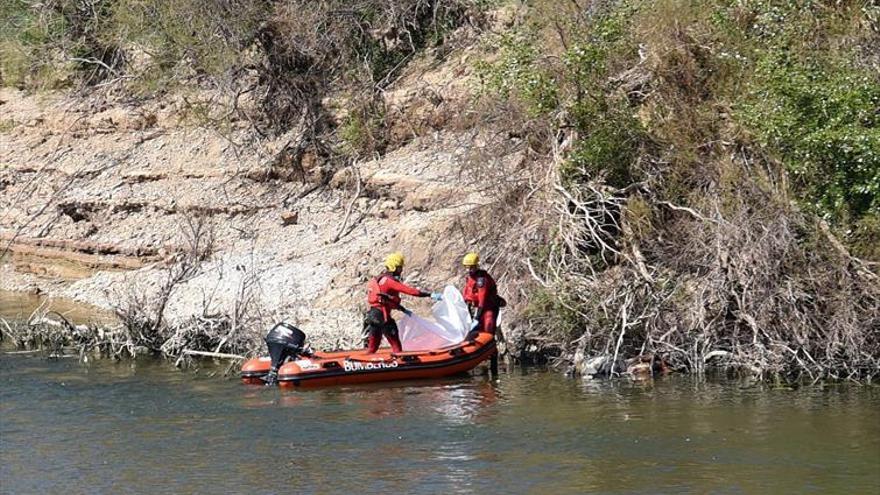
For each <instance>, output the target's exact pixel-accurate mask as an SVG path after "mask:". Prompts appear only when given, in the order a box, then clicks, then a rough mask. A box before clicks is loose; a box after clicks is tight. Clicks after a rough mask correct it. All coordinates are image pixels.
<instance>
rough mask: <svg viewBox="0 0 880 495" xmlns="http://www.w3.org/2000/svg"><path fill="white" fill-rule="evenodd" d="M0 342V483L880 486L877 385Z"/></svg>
mask: <svg viewBox="0 0 880 495" xmlns="http://www.w3.org/2000/svg"><path fill="white" fill-rule="evenodd" d="M8 352H9V350H8V349H7V350H6V351H4V352H2V353H0V492H2V493H16V494H18V493H40V494H44V493H107V494H111V493H112V494H117V493H247V494H270V493H431V494H434V493H479V494H486V493H542V494H543V493H552V494H566V493H640V494H644V493H725V494H727V493H878V492H880V389H878V388H877V387H854V386H832V387H825V388H820V387H814V388H801V389H797V390H792V389H786V388H768V387H762V386H750V385H748V384H745V383H741V382H729V381H728V382H712V381H698V380H695V379H692V378H688V377H669V378H665V379H661V380H656V381H654V382H647V383H632V382H627V381H618V382H608V381H593V382H589V381H582V380H579V379H569V378H565V377H563V376H561V375H559V374H556V373H551V372H545V371H539V370H527V371H525V372H522V371H518V372H513V373H510V374H502V376H501V377H500V379H499V380H497V381H491V380H489V379H488V378H487V377H485V376H464V377H460V378H454V379H447V380H440V381H422V382H409V383H401V384H397V385H381V386H358V387H349V388H337V389H326V390H315V391H286V390H285V391H282V390H278V389H275V388H262V387H254V386H245V385H242V384H240V383H239V382H238V381H237V380H234V379H225V378H222V377H221V376H219V374H218V373H219V372H220V371H221V370H220V369H219V368H217V369H215V368H203V369H202V370H201V371H199V372H191V371H185V372H181V371H179V370H177V369H175V368H173V367H172V366H170V365H169V364H167V363H163V362H154V361H149V360H148V361H137V362H123V363H114V362H110V361H106V360H100V361H97V362H94V361H93V362H91V363H90V364H81V363H79V362H78V361H77V360H76V359H60V360H47V359H46V358H44V357H42V356H40V355H28V354H9V353H8Z"/></svg>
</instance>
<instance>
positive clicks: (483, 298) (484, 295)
mask: <svg viewBox="0 0 880 495" xmlns="http://www.w3.org/2000/svg"><path fill="white" fill-rule="evenodd" d="M464 302H466V303H467V304H468V306H470V307H471V308H474V309H475V310H476V314H475V315H474V319H476V320H477V321H478V322H479V324H478V325H477V328H476V329H475V331H480V332H486V333H491V334H492V335H495V326H496V324H497V323H498V310H499V309H500V307H501V299H500V298H499V297H498V288H497V287H496V286H495V280H494V279H493V278H492V276H491V275H489V273H488V272H486V270H474V271H473V272H472V273H468V275H467V279H466V281H465V285H464Z"/></svg>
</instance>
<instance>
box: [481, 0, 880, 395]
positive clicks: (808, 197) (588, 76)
mask: <svg viewBox="0 0 880 495" xmlns="http://www.w3.org/2000/svg"><path fill="white" fill-rule="evenodd" d="M524 4H525V14H523V15H522V16H521V20H520V21H519V22H518V23H517V24H516V25H515V26H514V27H513V28H512V29H511V30H510V32H505V33H503V34H501V35H499V36H498V38H497V39H496V40H495V42H494V45H493V46H492V47H493V48H494V49H495V55H496V56H495V57H494V58H490V59H489V60H490V61H489V62H487V63H482V64H480V65H479V66H478V67H477V68H478V71H479V74H480V76H481V78H480V81H481V87H480V89H481V94H482V95H484V97H487V98H494V99H497V100H499V101H503V102H505V105H506V106H505V109H506V110H505V111H507V112H509V108H510V107H511V106H513V108H518V109H519V112H520V113H519V115H520V117H519V121H518V122H514V123H511V124H510V125H511V128H520V129H546V128H551V129H554V131H553V132H552V133H551V135H552V134H555V135H557V136H558V135H563V136H566V135H567V136H569V137H570V140H569V141H568V142H570V146H569V148H568V150H567V152H566V153H565V154H564V160H563V162H562V163H561V165H560V169H559V185H560V187H562V188H563V190H564V191H566V195H565V198H564V199H563V201H562V202H561V205H560V207H558V208H557V211H562V212H566V213H565V214H564V215H563V219H562V221H561V223H560V225H562V226H563V228H562V230H561V231H560V232H557V233H554V234H551V238H552V239H553V241H552V242H553V243H554V244H555V246H556V247H555V252H557V253H560V254H559V255H558V256H557V257H556V258H555V259H549V260H547V268H546V269H545V270H543V272H544V273H548V274H550V279H549V280H548V281H544V283H545V284H546V283H547V282H549V286H550V287H549V290H548V288H546V287H541V288H539V289H537V290H536V291H535V292H534V293H533V295H534V296H535V297H533V298H532V300H531V303H530V311H529V312H530V314H532V315H541V318H542V321H541V325H542V329H543V330H542V332H539V334H538V335H537V336H536V339H537V341H539V342H540V341H548V340H549V341H561V342H570V343H571V344H570V346H575V345H577V346H578V350H579V351H582V352H581V354H582V353H584V352H585V353H587V354H590V353H593V354H606V355H609V356H625V357H628V356H632V355H634V354H637V353H639V352H650V353H661V354H663V355H665V356H671V357H672V359H673V361H675V362H677V364H679V365H681V366H684V367H687V368H689V369H695V370H699V369H702V368H703V367H704V366H706V365H707V362H706V360H705V359H703V355H706V353H708V352H709V351H710V350H713V349H714V350H719V351H722V352H720V353H716V354H714V355H713V356H725V358H724V362H725V365H726V366H733V367H741V368H744V369H750V370H752V371H756V372H758V373H760V374H763V375H765V376H771V375H772V376H779V375H784V376H787V377H793V378H796V377H799V376H809V377H810V378H812V379H816V378H820V377H836V378H841V377H847V376H849V377H854V376H855V377H860V378H868V379H870V378H871V377H872V376H875V375H876V361H875V360H876V358H877V356H878V353H880V341H878V337H877V335H876V332H875V331H872V330H871V329H872V328H876V324H877V319H876V318H877V314H878V312H880V290H878V284H877V282H876V281H877V275H876V274H874V273H871V271H870V269H869V268H868V266H869V265H865V264H863V263H862V262H860V261H856V262H855V267H854V266H853V265H852V264H851V262H850V258H848V256H849V254H848V253H841V252H840V251H839V249H838V247H839V246H840V245H839V243H837V242H836V240H835V239H833V238H830V237H829V236H828V235H827V234H826V233H825V232H826V231H825V230H824V228H823V227H822V226H821V224H820V223H819V222H818V220H817V216H818V217H819V218H824V219H825V220H826V221H828V223H829V224H830V225H831V226H832V229H833V232H835V233H836V234H837V236H838V237H839V238H840V239H842V240H843V241H844V244H845V245H846V246H847V247H848V248H849V250H850V252H852V253H854V254H856V255H859V256H864V257H868V259H873V260H877V259H878V258H877V257H876V256H877V247H876V246H877V240H878V238H880V232H878V231H877V230H876V229H877V226H878V223H880V222H878V214H880V200H878V194H877V193H878V190H880V127H878V122H880V113H878V108H880V70H878V67H880V59H878V57H877V53H878V52H877V50H876V48H877V47H878V46H880V25H878V19H880V8H878V7H877V6H874V5H873V3H872V2H859V1H849V2H838V3H836V4H834V5H830V4H829V3H828V2H820V1H817V0H747V1H737V2H732V1H726V0H714V1H707V2H695V1H687V0H629V1H627V0H624V1H617V2H607V3H604V4H602V7H599V6H597V5H593V6H591V7H590V8H589V9H582V8H580V7H579V6H578V4H577V2H573V3H571V4H566V5H564V6H563V5H559V4H558V3H553V2H542V1H530V2H524ZM536 120H537V121H542V123H541V125H538V124H536V123H535V121H536ZM541 132H544V133H545V134H546V133H547V132H546V131H545V130H542V131H541ZM789 198H792V199H794V200H795V201H796V203H797V205H798V207H796V208H793V207H792V204H791V202H790V199H789ZM794 287H797V289H796V292H797V293H795V292H792V290H795V289H793V288H794ZM548 294H551V295H552V294H557V296H556V297H557V298H558V300H557V303H555V306H561V307H564V308H565V310H564V311H560V310H557V309H558V308H557V309H554V307H555V306H554V303H552V302H551V301H548V300H547V295H548ZM554 315H558V316H554ZM572 315H575V316H576V318H575V320H576V321H572ZM700 346H704V350H703V351H701V352H698V351H696V350H694V349H697V348H700ZM563 348H564V349H565V350H564V351H563V357H564V356H565V353H566V352H567V353H573V352H574V349H573V348H572V347H568V348H565V346H563ZM783 348H785V349H788V350H787V351H785V352H780V351H779V350H780V349H783ZM685 349H688V351H685ZM831 349H833V350H831ZM868 349H870V350H868ZM866 350H868V351H866ZM571 355H572V354H568V356H569V357H571ZM866 356H867V357H866ZM872 366H873V368H872ZM872 369H873V371H871V370H872Z"/></svg>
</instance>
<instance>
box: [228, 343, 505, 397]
mask: <svg viewBox="0 0 880 495" xmlns="http://www.w3.org/2000/svg"><path fill="white" fill-rule="evenodd" d="M495 353H496V348H495V337H494V336H493V335H491V334H488V333H480V334H478V335H477V337H476V338H475V339H473V340H465V341H462V342H460V343H458V344H454V345H448V346H445V347H440V348H438V349H433V350H426V351H410V352H406V351H405V352H391V350H390V349H387V348H386V349H380V350H379V352H377V353H375V354H367V352H366V350H364V349H357V350H351V351H340V352H327V353H323V352H316V353H314V354H312V355H311V356H308V357H305V356H298V357H297V358H296V359H294V360H291V361H288V362H286V363H284V364H283V365H281V367H280V368H279V369H278V376H277V382H278V385H280V386H282V387H288V388H293V387H327V386H334V385H347V384H357V383H370V382H381V381H391V380H409V379H416V378H439V377H444V376H449V375H455V374H458V373H463V372H466V371H470V370H472V369H474V368H475V367H476V366H477V365H478V364H480V363H481V362H483V361H485V360H487V359H489V358H490V357H492V355H494V354H495ZM270 368H271V358H269V357H260V358H255V359H251V360H249V361H247V362H245V363H244V366H242V369H241V379H242V381H243V382H244V383H249V384H259V385H263V384H264V383H265V381H264V378H265V377H266V376H267V375H268V374H269V370H270Z"/></svg>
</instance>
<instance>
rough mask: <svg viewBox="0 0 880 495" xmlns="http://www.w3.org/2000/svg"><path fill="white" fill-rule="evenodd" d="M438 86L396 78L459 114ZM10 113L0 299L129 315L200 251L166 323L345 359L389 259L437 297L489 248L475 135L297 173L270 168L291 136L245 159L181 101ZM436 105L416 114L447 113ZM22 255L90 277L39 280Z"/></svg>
mask: <svg viewBox="0 0 880 495" xmlns="http://www.w3.org/2000/svg"><path fill="white" fill-rule="evenodd" d="M466 70H467V68H466V65H464V64H462V65H461V68H460V69H459V72H458V73H459V74H460V73H461V72H462V71H466ZM444 71H445V73H446V74H447V76H445V77H444V76H442V73H441V72H437V73H431V72H430V71H428V72H421V73H420V75H419V76H418V77H412V78H410V79H404V80H403V82H402V83H401V87H402V88H403V89H401V90H400V91H399V92H398V93H397V96H396V98H397V101H399V102H400V105H402V106H404V107H406V108H421V106H420V105H422V103H423V101H422V100H423V99H424V98H423V97H421V96H419V95H424V94H434V95H436V94H441V95H445V96H446V97H447V99H449V100H454V95H456V94H458V93H459V92H460V86H461V84H463V83H461V81H457V80H456V79H455V77H453V72H454V71H453V72H450V68H449V67H445V68H444ZM394 98H395V97H394V95H392V98H391V99H392V100H394ZM0 101H2V105H0V108H2V113H3V121H4V122H6V123H8V125H5V128H4V131H3V132H2V133H0V191H2V195H0V239H2V241H3V244H2V246H3V247H4V248H8V249H9V250H10V253H7V256H6V260H5V262H4V264H3V265H2V268H0V270H2V272H0V289H6V290H20V291H22V290H23V291H37V292H42V293H45V294H48V295H52V296H58V297H64V298H69V299H73V300H76V301H81V302H84V303H88V304H92V305H96V306H99V307H103V308H110V309H120V308H125V306H126V305H130V304H131V303H132V302H133V301H134V299H133V294H135V293H139V294H150V293H156V292H158V291H160V290H161V288H162V286H163V282H164V281H165V280H167V278H168V267H169V266H171V265H173V264H174V263H175V262H176V260H177V257H179V256H180V254H179V253H180V252H181V251H185V250H187V249H188V248H189V247H190V244H191V243H192V242H193V240H194V239H193V237H194V236H198V237H200V239H199V242H202V243H209V244H210V253H206V256H205V257H204V259H203V260H202V261H201V262H200V266H199V267H198V270H197V272H195V273H193V274H191V276H188V277H186V280H184V281H182V282H181V283H180V284H179V285H177V286H176V287H175V289H174V294H173V296H172V297H170V299H169V301H168V305H167V308H166V313H165V318H166V320H167V321H168V322H169V323H174V322H177V321H184V320H187V319H191V318H194V317H200V316H204V315H213V314H232V313H236V312H240V311H243V309H242V308H241V305H242V304H247V305H248V307H247V308H245V309H246V311H248V312H249V313H252V314H253V315H257V316H255V317H254V319H252V320H248V321H249V322H255V321H260V322H268V321H270V320H274V319H278V318H284V319H288V320H291V321H294V322H296V323H297V324H299V325H301V326H302V327H303V328H304V330H306V332H307V333H309V334H310V336H311V337H312V339H313V341H315V342H316V343H318V344H319V345H350V344H353V343H354V342H356V341H357V340H358V338H359V337H358V336H359V333H360V311H361V309H362V307H361V306H362V300H363V292H364V290H363V286H364V284H365V282H366V280H367V279H368V278H369V277H370V276H371V275H373V274H374V273H375V272H376V271H377V270H378V269H379V267H380V266H381V259H382V258H383V257H384V256H385V254H386V253H387V252H390V251H393V250H400V251H402V252H403V253H405V254H406V255H407V261H408V263H407V266H408V270H407V272H408V273H407V276H408V280H409V281H410V282H412V283H415V284H418V285H421V286H424V287H427V288H439V287H441V286H443V285H444V284H446V283H458V282H459V281H460V280H459V279H460V275H461V274H460V273H459V272H458V263H457V260H458V258H459V256H460V255H461V253H462V252H463V251H465V250H466V249H469V248H473V247H476V248H483V247H485V246H479V245H477V246H474V245H473V241H474V239H473V238H472V237H470V238H469V234H468V229H467V228H463V226H465V225H466V224H467V223H468V219H469V216H470V214H471V213H472V212H474V211H476V210H478V209H479V208H480V207H481V206H483V205H484V204H485V202H486V200H484V199H483V198H484V195H482V194H480V191H479V190H478V189H477V188H476V187H474V186H473V185H472V183H470V182H468V181H467V180H463V179H462V164H463V163H464V162H465V160H466V159H467V155H468V154H469V153H471V150H472V148H474V147H478V146H479V143H480V141H481V137H480V136H478V135H476V134H474V133H472V132H469V133H464V132H454V131H443V132H440V131H438V132H433V133H426V134H425V135H421V136H415V137H414V138H412V139H409V140H408V142H407V143H406V144H404V145H403V146H402V147H400V148H398V149H396V150H394V151H391V152H390V153H388V154H386V155H385V156H383V157H381V158H380V159H377V160H372V161H365V162H360V163H356V164H355V165H353V166H351V167H345V168H341V169H337V170H333V169H329V168H327V167H325V166H324V164H322V163H320V161H319V160H317V159H314V157H312V158H313V159H312V160H311V161H310V160H308V159H306V160H303V161H302V163H301V164H299V166H298V167H295V168H293V169H291V168H285V167H284V164H283V163H282V164H279V160H278V157H279V152H280V151H283V148H284V146H285V145H286V144H287V143H289V142H290V141H291V136H292V134H293V133H295V132H296V131H291V132H290V133H287V134H285V135H281V136H278V137H277V138H272V139H266V140H263V141H260V142H259V143H258V144H246V145H245V144H241V142H243V141H245V140H246V139H247V136H248V132H249V131H248V129H247V128H246V125H244V124H242V125H241V126H240V127H237V128H233V129H232V130H230V131H229V132H227V133H221V132H219V131H217V130H209V129H206V128H204V127H200V126H197V125H193V124H192V123H189V122H186V121H185V120H184V119H181V118H180V115H179V110H180V105H181V102H180V101H176V100H174V99H173V98H172V99H169V100H166V101H161V102H155V101H154V102H149V103H145V104H138V105H125V104H116V105H109V104H108V105H104V106H97V107H96V106H95V105H94V103H92V102H87V101H83V100H82V99H77V98H74V97H70V96H66V95H64V94H39V95H27V94H24V93H22V92H19V91H16V90H11V89H4V90H2V93H0ZM444 101H445V100H444ZM443 104H449V103H440V104H439V105H443ZM429 106H430V105H429ZM436 106H437V105H434V107H432V108H429V110H427V111H426V110H424V109H420V110H418V112H421V114H425V112H430V111H434V112H437V111H442V110H443V109H442V108H441V109H437V108H436ZM418 112H417V113H416V114H417V115H418V114H419V113H418ZM240 141H241V142H240ZM281 155H282V156H283V154H281ZM515 160H516V157H515V156H511V157H510V161H511V162H514V161H515ZM29 257H39V258H41V259H43V260H49V262H48V263H42V264H41V266H44V267H45V266H47V265H48V266H52V265H53V263H52V260H57V261H58V264H63V263H65V262H70V261H74V262H76V263H78V264H79V265H81V266H86V267H89V268H90V269H91V270H88V271H86V272H85V273H74V274H70V273H67V274H65V273H64V272H58V271H54V270H48V271H47V270H45V269H42V270H39V269H35V268H34V266H35V265H34V264H32V263H29V262H28V261H27V260H28V259H29ZM412 306H413V307H414V308H415V309H417V310H421V311H427V308H428V305H427V304H426V303H415V304H413V305H412ZM247 331H257V329H247Z"/></svg>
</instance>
